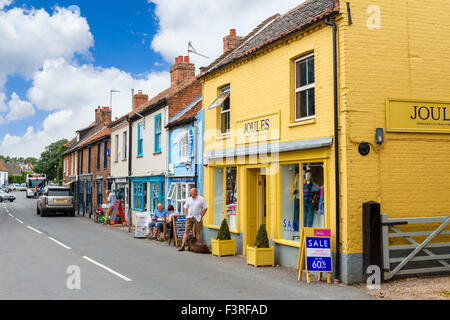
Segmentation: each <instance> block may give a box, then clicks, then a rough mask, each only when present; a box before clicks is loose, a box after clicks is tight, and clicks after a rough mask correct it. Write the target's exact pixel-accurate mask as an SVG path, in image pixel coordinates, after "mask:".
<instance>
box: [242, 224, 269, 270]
mask: <svg viewBox="0 0 450 320" xmlns="http://www.w3.org/2000/svg"><path fill="white" fill-rule="evenodd" d="M247 264H251V265H254V266H255V267H259V266H272V267H274V266H275V248H274V247H270V245H269V237H268V236H267V231H266V225H265V224H263V225H261V226H260V227H259V230H258V234H257V235H256V241H255V246H254V247H250V246H247Z"/></svg>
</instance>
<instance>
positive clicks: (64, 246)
mask: <svg viewBox="0 0 450 320" xmlns="http://www.w3.org/2000/svg"><path fill="white" fill-rule="evenodd" d="M48 238H49V239H50V240H52V241H53V242H55V243H57V244H59V245H60V246H61V247H63V248H66V249H67V250H71V249H72V248H71V247H69V246H66V245H65V244H64V243H61V242H59V241H58V240H56V239H53V238H52V237H48Z"/></svg>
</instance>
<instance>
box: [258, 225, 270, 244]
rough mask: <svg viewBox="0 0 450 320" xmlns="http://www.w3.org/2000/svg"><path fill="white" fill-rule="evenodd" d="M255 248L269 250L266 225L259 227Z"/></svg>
mask: <svg viewBox="0 0 450 320" xmlns="http://www.w3.org/2000/svg"><path fill="white" fill-rule="evenodd" d="M255 247H256V248H269V237H268V236H267V230H266V225H265V224H262V225H261V226H260V227H259V230H258V234H257V235H256V241H255Z"/></svg>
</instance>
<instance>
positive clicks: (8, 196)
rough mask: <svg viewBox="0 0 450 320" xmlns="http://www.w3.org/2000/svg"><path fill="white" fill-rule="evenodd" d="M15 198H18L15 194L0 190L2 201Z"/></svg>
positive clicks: (11, 200)
mask: <svg viewBox="0 0 450 320" xmlns="http://www.w3.org/2000/svg"><path fill="white" fill-rule="evenodd" d="M15 200H16V196H15V195H13V194H10V193H7V192H4V191H1V190H0V202H3V201H9V202H14V201H15Z"/></svg>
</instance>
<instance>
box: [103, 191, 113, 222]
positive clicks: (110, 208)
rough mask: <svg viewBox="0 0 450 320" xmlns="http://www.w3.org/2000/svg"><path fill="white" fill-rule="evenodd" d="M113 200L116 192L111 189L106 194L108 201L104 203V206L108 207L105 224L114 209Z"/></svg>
mask: <svg viewBox="0 0 450 320" xmlns="http://www.w3.org/2000/svg"><path fill="white" fill-rule="evenodd" d="M115 202H116V194H115V193H114V191H113V190H110V191H109V194H108V203H107V204H106V208H108V210H106V215H105V224H106V223H108V219H109V217H110V215H111V214H112V212H113V210H114V203H115Z"/></svg>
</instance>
